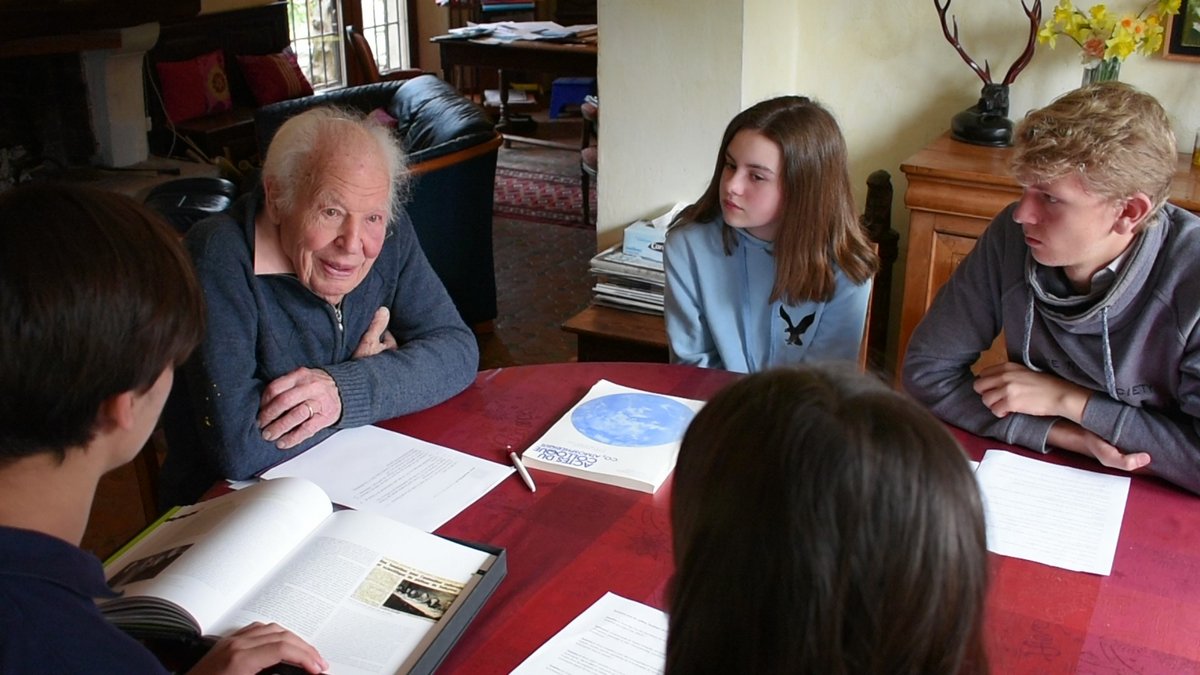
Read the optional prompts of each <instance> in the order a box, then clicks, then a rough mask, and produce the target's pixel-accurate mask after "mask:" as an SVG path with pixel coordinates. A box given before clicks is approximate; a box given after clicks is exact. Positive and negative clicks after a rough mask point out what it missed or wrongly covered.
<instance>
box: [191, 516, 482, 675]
mask: <svg viewBox="0 0 1200 675" xmlns="http://www.w3.org/2000/svg"><path fill="white" fill-rule="evenodd" d="M491 559H492V556H491V555H490V554H488V553H486V552H484V551H478V550H476V549H473V548H469V547H467V546H463V545H461V544H457V543H454V542H451V541H448V540H446V539H442V538H441V537H437V536H435V535H431V534H428V533H425V532H421V531H420V530H417V529H416V528H413V527H409V526H407V525H403V524H401V523H397V522H395V521H393V520H391V519H388V518H384V517H382V516H379V515H376V514H372V513H366V512H362V511H339V512H337V513H335V514H333V515H332V516H330V517H329V519H328V520H327V521H326V523H325V524H324V525H322V526H321V527H320V528H318V529H317V531H316V532H314V533H313V536H312V537H311V538H310V539H309V540H308V541H307V542H305V543H304V544H303V545H302V546H301V547H300V548H299V549H297V550H296V551H295V552H294V553H293V555H292V556H290V557H289V558H288V560H286V561H285V562H284V563H283V564H282V565H281V566H280V567H279V568H278V569H277V570H276V571H275V572H274V573H273V574H272V575H271V576H270V578H268V579H267V580H265V581H264V583H262V584H261V585H259V586H258V587H257V588H256V589H254V590H253V591H252V592H251V593H250V594H249V595H248V596H247V597H246V599H245V600H243V601H242V602H241V603H239V605H238V607H237V608H235V609H234V611H232V612H230V613H229V615H227V616H225V617H222V619H221V620H220V621H219V622H218V623H217V625H216V626H214V632H215V633H217V634H221V635H227V634H229V633H232V632H233V631H235V630H237V629H238V628H240V627H242V626H245V625H246V624H248V623H250V622H252V621H263V622H270V621H274V622H276V623H279V624H281V625H283V626H285V627H286V628H288V629H289V630H291V631H293V632H294V633H296V634H297V635H299V636H300V637H302V638H304V639H305V640H307V641H308V642H309V643H310V644H312V645H313V646H314V647H316V648H317V650H318V651H320V652H321V656H323V657H324V658H325V660H326V661H328V662H329V664H330V671H331V672H334V673H339V674H344V673H391V672H396V671H397V670H398V669H401V667H402V666H403V664H404V663H405V662H406V661H408V660H410V658H411V659H412V660H415V658H416V657H417V656H419V653H420V651H422V650H423V647H424V645H426V644H427V643H428V642H429V641H430V640H431V639H432V637H433V634H434V633H435V632H436V627H437V624H438V622H439V621H440V620H442V619H443V618H446V617H447V616H448V615H449V614H450V613H451V612H453V611H454V610H455V608H456V603H457V602H458V600H459V599H460V598H463V597H465V593H467V592H469V591H470V589H471V588H473V586H474V583H475V582H476V581H477V580H478V574H477V573H478V572H479V570H481V569H486V568H487V567H488V565H489V561H490V560H491Z"/></svg>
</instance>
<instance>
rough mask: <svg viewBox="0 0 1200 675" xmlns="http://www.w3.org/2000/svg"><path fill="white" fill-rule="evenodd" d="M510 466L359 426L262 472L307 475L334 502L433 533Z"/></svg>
mask: <svg viewBox="0 0 1200 675" xmlns="http://www.w3.org/2000/svg"><path fill="white" fill-rule="evenodd" d="M512 472H513V468H512V467H511V466H508V465H506V464H499V463H497V462H489V461H488V460H486V459H480V458H478V457H475V456H474V455H468V454H466V453H463V452H459V451H457V450H451V449H450V448H446V447H442V446H440V445H434V444H433V443H427V442H425V441H422V440H420V439H417V438H413V437H411V436H406V435H404V434H399V433H396V432H394V431H388V430H387V429H381V428H379V427H375V426H365V427H357V428H355V429H343V430H341V431H339V432H337V433H336V434H334V435H332V436H330V437H329V438H327V439H325V440H324V441H322V442H320V443H318V444H317V445H314V446H313V447H312V448H310V449H309V450H308V451H307V452H303V453H301V454H299V455H297V456H296V457H294V458H292V459H290V460H288V461H286V462H284V463H283V464H280V465H278V466H276V467H274V468H272V469H270V470H269V471H267V472H266V473H264V474H263V478H281V477H284V476H299V477H301V478H307V479H309V480H310V481H312V482H314V483H316V484H317V485H319V486H321V489H322V490H324V491H325V493H326V494H328V495H329V498H330V499H331V500H333V501H334V502H335V503H337V504H341V505H342V506H348V507H350V508H352V509H358V510H360V511H372V512H374V513H379V514H382V515H385V516H387V517H389V518H392V519H393V520H398V521H400V522H402V523H404V524H406V525H411V526H412V527H416V528H418V529H421V530H425V531H426V532H432V531H433V530H436V529H437V528H439V527H441V526H442V525H443V524H445V522H446V521H448V520H450V519H451V518H453V517H454V516H456V515H458V514H459V513H460V512H461V511H462V510H463V509H465V508H467V507H468V506H470V505H471V504H474V503H475V501H476V500H478V499H479V498H480V497H482V496H483V495H485V494H487V493H488V491H490V490H491V489H492V488H494V487H496V486H497V485H499V484H500V481H502V480H504V479H505V478H507V477H508V476H509V475H510V474H512Z"/></svg>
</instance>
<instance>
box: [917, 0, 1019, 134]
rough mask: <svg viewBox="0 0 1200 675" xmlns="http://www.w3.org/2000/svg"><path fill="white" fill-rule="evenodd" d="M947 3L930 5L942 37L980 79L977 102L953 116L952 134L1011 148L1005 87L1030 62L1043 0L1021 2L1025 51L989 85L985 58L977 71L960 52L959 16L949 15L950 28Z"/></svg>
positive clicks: (975, 66) (988, 68) (969, 59)
mask: <svg viewBox="0 0 1200 675" xmlns="http://www.w3.org/2000/svg"><path fill="white" fill-rule="evenodd" d="M950 2H951V0H946V4H945V5H943V4H941V3H940V2H938V0H933V6H934V7H936V8H937V13H938V17H939V18H940V19H941V22H942V34H943V35H945V36H946V40H947V41H948V42H949V43H950V44H951V45H952V46H953V47H954V51H956V52H958V55H959V56H960V57H962V60H963V61H965V62H966V63H967V65H968V66H970V67H971V70H973V71H975V74H976V75H978V76H979V79H981V80H983V90H982V92H981V95H980V98H979V102H978V103H976V104H975V105H974V106H971V107H970V108H967V109H966V110H964V111H962V112H960V113H958V114H957V115H955V116H954V119H953V120H951V123H950V132H951V135H952V136H953V137H954V138H956V139H958V140H960V141H965V142H967V143H974V144H976V145H996V146H1007V145H1011V144H1012V121H1010V120H1009V119H1008V85H1010V84H1012V83H1013V81H1014V80H1016V79H1017V75H1018V74H1020V72H1021V71H1022V70H1024V69H1025V66H1027V65H1029V62H1030V61H1031V60H1032V59H1033V48H1034V45H1035V44H1036V40H1037V31H1038V25H1039V24H1040V23H1041V22H1042V0H1034V2H1033V6H1028V5H1026V4H1025V0H1021V9H1023V10H1024V11H1025V16H1026V17H1028V18H1029V37H1028V39H1027V40H1026V42H1025V50H1024V51H1023V52H1021V55H1020V56H1018V57H1017V60H1016V61H1014V62H1013V64H1012V66H1010V67H1009V69H1008V72H1007V73H1005V75H1004V82H1003V83H1001V84H996V83H994V82H992V69H991V66H990V65H988V62H987V60H986V59H985V60H984V62H983V67H982V68H980V67H979V64H978V63H976V62H975V59H973V58H971V55H970V54H968V53H967V50H965V49H963V46H962V43H961V42H960V41H959V39H958V17H955V16H951V18H950V25H948V24H947V23H946V12H947V10H949V9H950ZM951 25H952V26H953V28H951Z"/></svg>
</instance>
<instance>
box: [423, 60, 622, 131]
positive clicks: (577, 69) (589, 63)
mask: <svg viewBox="0 0 1200 675" xmlns="http://www.w3.org/2000/svg"><path fill="white" fill-rule="evenodd" d="M438 47H439V51H440V52H441V58H442V77H443V79H445V80H446V81H447V82H453V81H454V79H453V77H452V72H453V70H454V66H477V67H480V68H496V69H497V70H499V71H500V121H499V122H498V123H497V124H496V130H497V131H500V132H501V133H503V132H504V131H505V129H506V128H507V127H508V123H509V120H508V75H507V74H506V73H505V71H506V70H532V71H536V72H546V73H552V74H554V75H576V76H585V77H595V76H596V54H597V52H598V49H597V47H596V45H595V44H594V43H593V44H563V43H555V42H535V41H530V40H518V41H516V42H508V43H502V44H483V43H480V42H474V41H472V40H441V41H439V42H438Z"/></svg>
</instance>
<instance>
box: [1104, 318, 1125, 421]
mask: <svg viewBox="0 0 1200 675" xmlns="http://www.w3.org/2000/svg"><path fill="white" fill-rule="evenodd" d="M1100 326H1101V333H1100V336H1101V339H1102V340H1103V341H1104V387H1105V388H1106V389H1108V395H1109V396H1111V397H1112V399H1113V400H1114V401H1119V400H1121V399H1119V398H1117V375H1116V373H1114V372H1113V361H1112V346H1111V345H1110V344H1109V342H1108V305H1105V306H1104V307H1101V308H1100Z"/></svg>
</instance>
